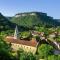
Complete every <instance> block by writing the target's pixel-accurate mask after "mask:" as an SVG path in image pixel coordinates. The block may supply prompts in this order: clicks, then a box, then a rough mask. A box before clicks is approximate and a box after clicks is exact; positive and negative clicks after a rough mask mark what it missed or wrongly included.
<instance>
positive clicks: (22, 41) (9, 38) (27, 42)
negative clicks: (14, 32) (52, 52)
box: [5, 36, 37, 47]
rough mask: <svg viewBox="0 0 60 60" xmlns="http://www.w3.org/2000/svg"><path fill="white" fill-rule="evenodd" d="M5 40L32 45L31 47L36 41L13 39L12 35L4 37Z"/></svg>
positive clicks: (34, 45) (35, 44)
mask: <svg viewBox="0 0 60 60" xmlns="http://www.w3.org/2000/svg"><path fill="white" fill-rule="evenodd" d="M5 41H6V42H10V43H16V44H23V45H27V46H33V47H36V46H37V41H36V40H30V41H26V40H20V39H14V37H11V36H8V37H6V38H5Z"/></svg>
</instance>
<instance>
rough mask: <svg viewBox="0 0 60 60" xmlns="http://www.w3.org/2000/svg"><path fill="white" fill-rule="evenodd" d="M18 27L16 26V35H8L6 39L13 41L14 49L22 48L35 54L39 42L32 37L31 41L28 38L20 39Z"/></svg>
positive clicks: (12, 46)
mask: <svg viewBox="0 0 60 60" xmlns="http://www.w3.org/2000/svg"><path fill="white" fill-rule="evenodd" d="M17 30H18V29H17V27H16V28H15V34H14V36H7V37H6V38H5V41H6V42H8V43H11V48H12V50H13V51H17V50H19V49H20V48H21V49H23V50H24V51H26V52H31V53H33V54H35V53H36V50H37V45H38V42H37V41H36V40H35V39H34V38H32V39H31V40H30V41H28V40H20V39H19V38H18V31H17Z"/></svg>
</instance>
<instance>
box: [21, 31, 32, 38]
mask: <svg viewBox="0 0 60 60" xmlns="http://www.w3.org/2000/svg"><path fill="white" fill-rule="evenodd" d="M31 36H32V35H31V33H30V32H28V31H24V32H21V33H20V38H21V39H30V38H31Z"/></svg>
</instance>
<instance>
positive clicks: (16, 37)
mask: <svg viewBox="0 0 60 60" xmlns="http://www.w3.org/2000/svg"><path fill="white" fill-rule="evenodd" d="M18 34H19V33H18V27H17V26H16V28H15V33H14V39H18Z"/></svg>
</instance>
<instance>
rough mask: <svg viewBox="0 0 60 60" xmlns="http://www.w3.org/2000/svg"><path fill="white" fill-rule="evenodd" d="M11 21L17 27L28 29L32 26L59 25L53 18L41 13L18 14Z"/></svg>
mask: <svg viewBox="0 0 60 60" xmlns="http://www.w3.org/2000/svg"><path fill="white" fill-rule="evenodd" d="M11 21H12V22H13V23H16V24H18V25H19V26H24V27H29V28H30V27H34V26H46V27H52V26H53V27H56V26H59V25H60V23H59V22H58V21H57V20H55V19H53V17H50V16H47V14H46V13H42V12H28V13H18V14H16V15H15V16H14V17H13V18H12V20H11Z"/></svg>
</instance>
